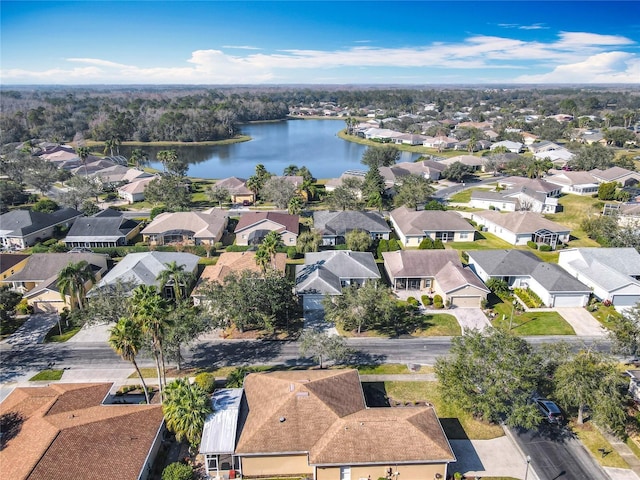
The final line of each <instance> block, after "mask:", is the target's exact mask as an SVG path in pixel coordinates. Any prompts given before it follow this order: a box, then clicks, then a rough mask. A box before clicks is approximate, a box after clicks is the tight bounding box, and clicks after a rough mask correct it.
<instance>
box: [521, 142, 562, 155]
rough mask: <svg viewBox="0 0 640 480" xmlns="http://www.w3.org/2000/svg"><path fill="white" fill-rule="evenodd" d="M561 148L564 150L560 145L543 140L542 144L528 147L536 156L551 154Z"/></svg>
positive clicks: (538, 143)
mask: <svg viewBox="0 0 640 480" xmlns="http://www.w3.org/2000/svg"><path fill="white" fill-rule="evenodd" d="M560 148H562V147H561V146H560V145H558V144H557V143H554V142H550V141H548V140H542V141H541V142H537V143H533V144H531V145H529V146H528V149H529V151H530V152H531V153H534V154H535V153H544V152H550V151H552V150H558V149H560Z"/></svg>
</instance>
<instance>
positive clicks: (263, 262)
mask: <svg viewBox="0 0 640 480" xmlns="http://www.w3.org/2000/svg"><path fill="white" fill-rule="evenodd" d="M255 259H256V265H258V266H259V267H260V269H261V270H262V273H265V272H266V271H267V265H269V262H270V261H271V257H269V253H268V252H267V251H266V250H260V249H258V250H257V251H256V255H255Z"/></svg>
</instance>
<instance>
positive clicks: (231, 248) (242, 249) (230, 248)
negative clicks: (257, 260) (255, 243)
mask: <svg viewBox="0 0 640 480" xmlns="http://www.w3.org/2000/svg"><path fill="white" fill-rule="evenodd" d="M249 248H250V247H249V245H229V246H228V247H227V248H226V249H225V250H226V251H227V252H246V251H247V250H249Z"/></svg>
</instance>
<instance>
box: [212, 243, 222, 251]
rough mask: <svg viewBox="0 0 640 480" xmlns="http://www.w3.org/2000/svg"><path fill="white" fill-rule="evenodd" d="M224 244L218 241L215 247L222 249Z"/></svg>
mask: <svg viewBox="0 0 640 480" xmlns="http://www.w3.org/2000/svg"><path fill="white" fill-rule="evenodd" d="M222 247H223V244H222V242H216V243H214V244H213V248H215V249H216V250H222Z"/></svg>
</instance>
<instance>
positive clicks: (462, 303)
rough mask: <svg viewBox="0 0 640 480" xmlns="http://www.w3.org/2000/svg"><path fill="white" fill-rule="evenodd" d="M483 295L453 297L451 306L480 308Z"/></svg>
mask: <svg viewBox="0 0 640 480" xmlns="http://www.w3.org/2000/svg"><path fill="white" fill-rule="evenodd" d="M481 298H482V297H451V306H453V307H460V308H480V299H481Z"/></svg>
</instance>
